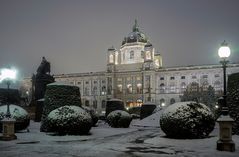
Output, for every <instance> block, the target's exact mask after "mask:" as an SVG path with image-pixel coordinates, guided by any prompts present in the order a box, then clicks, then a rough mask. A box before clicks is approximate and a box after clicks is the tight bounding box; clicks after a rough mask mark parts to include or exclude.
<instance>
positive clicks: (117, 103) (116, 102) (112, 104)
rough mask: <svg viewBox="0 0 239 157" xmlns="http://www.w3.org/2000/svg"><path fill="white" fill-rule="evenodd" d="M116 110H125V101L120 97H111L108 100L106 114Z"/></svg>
mask: <svg viewBox="0 0 239 157" xmlns="http://www.w3.org/2000/svg"><path fill="white" fill-rule="evenodd" d="M115 110H123V111H125V110H126V109H125V107H124V102H123V101H122V100H120V99H110V100H108V101H107V102H106V108H105V116H106V117H107V116H108V114H109V113H110V112H112V111H115Z"/></svg>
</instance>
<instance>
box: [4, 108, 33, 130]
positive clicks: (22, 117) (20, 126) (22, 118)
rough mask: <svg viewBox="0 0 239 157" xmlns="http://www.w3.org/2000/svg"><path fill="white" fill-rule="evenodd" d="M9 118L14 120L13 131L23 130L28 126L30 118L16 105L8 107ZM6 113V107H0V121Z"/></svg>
mask: <svg viewBox="0 0 239 157" xmlns="http://www.w3.org/2000/svg"><path fill="white" fill-rule="evenodd" d="M9 108H10V113H11V117H12V118H14V119H15V120H16V122H15V130H16V131H18V130H24V129H26V128H27V127H28V126H29V124H30V117H29V115H28V113H27V111H26V110H25V109H23V108H22V107H20V106H17V105H12V104H11V105H9ZM6 112H7V105H3V106H0V121H1V120H2V119H3V118H4V117H5V115H6ZM0 131H2V124H0Z"/></svg>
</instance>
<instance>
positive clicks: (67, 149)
mask: <svg viewBox="0 0 239 157" xmlns="http://www.w3.org/2000/svg"><path fill="white" fill-rule="evenodd" d="M151 118H152V117H151ZM136 122H137V120H134V121H133V122H132V123H136ZM39 128H40V123H36V122H33V121H31V124H30V127H29V130H30V132H26V131H23V132H21V133H16V135H17V137H18V139H17V140H13V141H0V157H15V156H18V157H28V156H29V157H57V156H64V157H93V156H94V157H105V156H107V157H118V156H122V157H130V156H131V157H154V156H166V157H167V156H188V157H191V156H195V157H204V156H205V157H227V156H229V157H238V156H239V136H233V140H234V142H235V143H236V152H233V153H231V152H221V151H217V150H216V141H217V140H218V129H217V126H216V128H215V129H214V131H213V132H212V133H211V136H210V137H209V138H205V139H193V140H182V139H181V140H176V139H169V138H166V137H164V133H163V132H162V131H161V130H160V128H159V127H143V126H133V125H131V126H130V128H111V127H109V126H108V125H107V124H105V123H99V125H98V127H93V128H92V129H91V130H90V133H91V135H87V136H52V135H49V134H46V133H44V132H40V131H39V130H40V129H39Z"/></svg>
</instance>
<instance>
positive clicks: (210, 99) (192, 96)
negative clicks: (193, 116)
mask: <svg viewBox="0 0 239 157" xmlns="http://www.w3.org/2000/svg"><path fill="white" fill-rule="evenodd" d="M180 98H181V101H196V102H200V103H203V104H205V105H207V106H208V107H209V108H210V109H211V110H212V111H214V109H215V105H216V102H217V96H216V94H215V89H214V88H213V87H212V86H208V87H207V88H205V87H203V86H202V87H199V84H198V83H196V82H193V83H191V84H189V85H188V86H187V88H186V91H185V92H184V93H183V95H182V96H181V97H180Z"/></svg>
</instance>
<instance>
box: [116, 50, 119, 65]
mask: <svg viewBox="0 0 239 157" xmlns="http://www.w3.org/2000/svg"><path fill="white" fill-rule="evenodd" d="M118 55H119V54H118V52H116V53H115V64H118Z"/></svg>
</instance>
